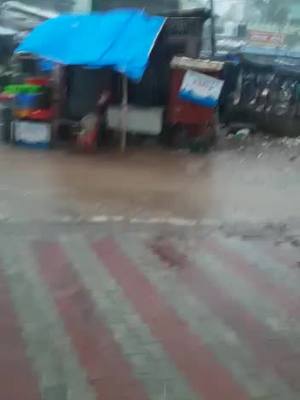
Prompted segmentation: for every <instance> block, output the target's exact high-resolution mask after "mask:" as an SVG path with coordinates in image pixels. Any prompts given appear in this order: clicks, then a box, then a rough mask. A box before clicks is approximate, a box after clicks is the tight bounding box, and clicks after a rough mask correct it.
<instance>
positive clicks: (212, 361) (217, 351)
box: [0, 142, 300, 400]
mask: <svg viewBox="0 0 300 400" xmlns="http://www.w3.org/2000/svg"><path fill="white" fill-rule="evenodd" d="M263 143H264V142H263ZM241 146H245V144H243V145H241V144H240V143H235V144H234V145H233V144H230V145H229V144H228V146H227V145H226V146H223V147H221V148H220V149H219V150H216V151H213V152H212V153H209V154H207V155H190V154H186V153H183V152H173V153H170V152H166V151H162V150H160V151H158V150H154V149H148V150H142V151H138V150H130V151H129V152H128V153H127V154H126V155H120V154H117V153H102V154H98V155H90V156H87V155H79V154H72V153H66V152H28V151H24V150H21V149H5V148H3V149H1V150H0V166H1V168H0V194H1V196H0V214H1V215H0V314H1V319H0V325H1V326H0V338H1V341H0V370H1V376H2V379H1V380H0V398H1V399H2V398H3V399H10V400H21V399H22V400H45V399H46V400H69V399H72V400H82V399H86V400H98V399H99V400H100V399H101V400H102V399H105V400H115V399H120V400H129V399H130V400H143V399H145V400H146V399H148V400H156V399H157V400H168V399H172V400H175V399H178V400H194V399H195V400H196V399H198V400H220V399H222V400H244V399H245V400H246V399H249V400H298V399H299V398H300V384H299V382H300V379H299V378H300V308H299V304H300V299H299V284H300V224H299V219H300V218H299V217H300V213H299V209H300V175H299V167H300V159H298V148H295V147H292V148H290V147H288V146H286V145H278V144H277V143H276V145H270V146H269V145H268V146H263V145H262V143H252V144H250V145H249V146H245V148H241ZM266 147H267V149H266ZM261 153H262V154H261Z"/></svg>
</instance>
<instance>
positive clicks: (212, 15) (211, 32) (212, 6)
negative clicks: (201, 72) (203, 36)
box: [209, 0, 216, 57]
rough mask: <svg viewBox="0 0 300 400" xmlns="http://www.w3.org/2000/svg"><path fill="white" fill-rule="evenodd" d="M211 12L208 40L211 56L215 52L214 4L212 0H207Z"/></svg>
mask: <svg viewBox="0 0 300 400" xmlns="http://www.w3.org/2000/svg"><path fill="white" fill-rule="evenodd" d="M209 2H210V12H211V25H210V26H211V29H210V42H211V56H212V57H214V56H215V54H216V26H215V5H214V0H209Z"/></svg>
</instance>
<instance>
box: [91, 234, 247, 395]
mask: <svg viewBox="0 0 300 400" xmlns="http://www.w3.org/2000/svg"><path fill="white" fill-rule="evenodd" d="M93 249H94V251H95V253H96V254H97V256H98V257H99V258H100V259H101V261H102V262H103V263H104V265H105V266H106V268H107V269H108V270H109V272H110V273H111V275H112V276H113V277H114V278H115V279H116V281H117V282H118V283H119V284H120V286H121V287H122V288H123V290H124V292H125V293H126V295H127V296H128V298H129V299H130V300H131V302H132V303H133V304H134V306H135V308H136V310H137V311H138V312H139V313H140V315H141V317H142V318H143V320H144V322H145V323H147V324H148V325H149V328H150V329H151V331H152V334H153V336H155V337H157V339H158V340H160V341H161V343H162V345H163V346H164V348H165V350H166V351H167V352H168V353H169V354H170V356H171V357H172V359H173V360H174V362H175V364H176V365H177V367H178V368H179V369H180V370H181V371H182V373H183V374H184V375H185V377H186V378H187V380H188V381H189V382H190V384H191V386H192V387H193V389H194V391H195V392H196V393H198V394H199V395H200V396H201V399H205V400H219V399H230V400H244V399H247V398H248V397H247V395H246V393H245V392H244V390H243V389H242V388H241V387H240V386H239V385H238V383H236V382H234V381H233V379H232V376H231V375H230V374H229V372H228V371H227V370H226V369H225V368H223V367H222V366H221V365H220V364H219V363H218V362H217V360H216V359H215V357H214V356H213V354H212V353H211V352H210V351H209V350H208V349H207V348H206V347H205V345H204V344H203V343H202V341H201V338H200V337H199V336H197V335H195V334H193V333H192V332H191V331H190V330H189V328H188V326H187V324H186V323H185V321H183V320H182V319H181V318H179V317H178V316H177V314H176V312H175V310H174V309H173V308H172V307H170V306H169V305H168V304H167V303H166V301H165V299H164V298H163V297H162V296H160V294H159V293H158V291H157V290H156V288H155V287H154V286H152V285H151V284H150V282H149V281H148V280H147V279H146V277H145V276H144V275H143V274H142V273H141V272H140V271H139V270H138V268H137V267H136V266H135V265H134V263H133V262H132V261H131V260H130V259H129V258H128V257H126V255H125V254H123V253H122V251H121V250H120V248H119V247H118V245H117V244H116V242H115V241H114V240H112V239H105V240H101V241H98V242H96V243H94V244H93Z"/></svg>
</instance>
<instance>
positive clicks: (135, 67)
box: [15, 9, 165, 80]
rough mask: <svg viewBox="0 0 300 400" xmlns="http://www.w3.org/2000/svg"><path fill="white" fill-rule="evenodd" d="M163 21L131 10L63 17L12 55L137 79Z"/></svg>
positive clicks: (33, 34) (38, 29) (46, 25)
mask: <svg viewBox="0 0 300 400" xmlns="http://www.w3.org/2000/svg"><path fill="white" fill-rule="evenodd" d="M164 22H165V18H163V17H158V16H149V15H147V14H146V13H144V12H143V11H141V10H135V9H126V10H125V9H120V10H113V11H109V12H103V13H92V14H63V15H60V16H58V17H56V18H53V19H49V20H47V21H45V22H43V23H42V24H40V25H39V26H37V27H36V28H35V29H34V30H33V31H32V32H31V33H29V35H28V36H27V37H26V38H25V39H24V41H23V42H22V43H21V44H20V45H19V46H18V47H17V49H16V51H15V52H16V53H31V54H34V55H36V56H38V57H41V58H45V59H48V60H51V61H54V62H57V63H61V64H65V65H84V66H88V67H94V68H97V67H111V68H113V69H115V70H116V71H118V72H121V73H123V74H125V75H126V76H128V77H129V78H131V79H133V80H140V79H141V78H142V76H143V73H144V71H145V69H146V67H147V64H148V59H149V56H150V53H151V50H152V48H153V46H154V43H155V41H156V39H157V37H158V35H159V33H160V31H161V29H162V27H163V24H164Z"/></svg>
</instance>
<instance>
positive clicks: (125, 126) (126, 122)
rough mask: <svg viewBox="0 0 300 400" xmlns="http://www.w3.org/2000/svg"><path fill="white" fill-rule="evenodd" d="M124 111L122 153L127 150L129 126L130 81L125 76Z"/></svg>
mask: <svg viewBox="0 0 300 400" xmlns="http://www.w3.org/2000/svg"><path fill="white" fill-rule="evenodd" d="M122 90H123V97H122V110H121V123H122V126H121V151H122V152H124V151H125V149H126V141H127V124H128V79H127V77H126V76H125V75H123V77H122Z"/></svg>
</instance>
